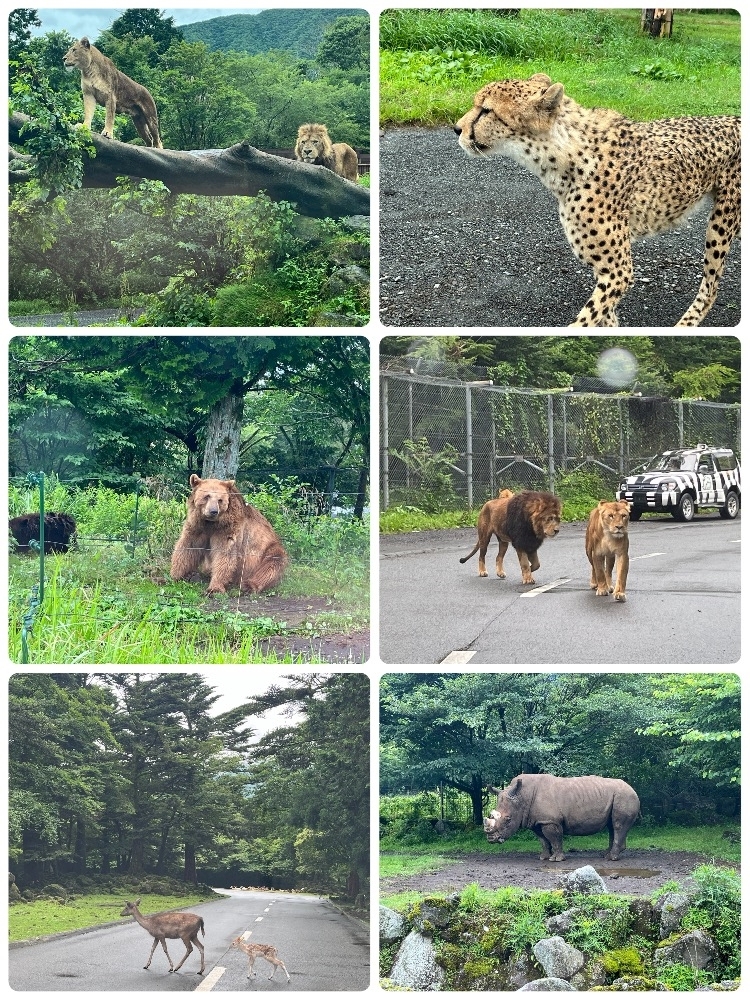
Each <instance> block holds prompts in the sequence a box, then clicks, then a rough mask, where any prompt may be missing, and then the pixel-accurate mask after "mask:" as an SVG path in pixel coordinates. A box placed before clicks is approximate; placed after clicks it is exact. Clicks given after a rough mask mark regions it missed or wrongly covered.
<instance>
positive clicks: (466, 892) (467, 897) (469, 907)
mask: <svg viewBox="0 0 750 1000" xmlns="http://www.w3.org/2000/svg"><path fill="white" fill-rule="evenodd" d="M458 905H459V906H460V908H461V909H462V910H466V911H467V912H468V913H472V912H474V911H475V910H477V909H478V908H479V905H480V904H479V883H478V882H471V883H470V884H469V885H467V886H465V887H464V888H463V889H462V891H461V901H460V903H459V904H458Z"/></svg>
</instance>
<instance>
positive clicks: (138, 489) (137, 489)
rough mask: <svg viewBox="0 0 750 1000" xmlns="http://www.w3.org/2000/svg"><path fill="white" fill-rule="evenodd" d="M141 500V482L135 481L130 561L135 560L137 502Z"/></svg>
mask: <svg viewBox="0 0 750 1000" xmlns="http://www.w3.org/2000/svg"><path fill="white" fill-rule="evenodd" d="M140 499H141V481H140V479H136V481H135V511H134V513H133V551H132V552H131V554H130V558H131V559H135V546H136V539H137V538H138V502H139V500H140Z"/></svg>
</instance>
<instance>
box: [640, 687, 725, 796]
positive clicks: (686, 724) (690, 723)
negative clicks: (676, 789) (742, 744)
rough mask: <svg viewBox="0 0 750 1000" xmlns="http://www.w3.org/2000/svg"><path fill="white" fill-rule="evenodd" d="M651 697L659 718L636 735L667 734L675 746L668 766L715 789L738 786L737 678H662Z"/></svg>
mask: <svg viewBox="0 0 750 1000" xmlns="http://www.w3.org/2000/svg"><path fill="white" fill-rule="evenodd" d="M654 697H655V698H657V699H658V700H659V702H660V703H661V704H662V705H663V708H664V711H663V713H662V716H661V718H660V719H659V720H658V721H655V722H654V723H653V725H651V726H648V727H646V728H644V729H642V730H640V732H642V733H643V734H645V735H648V736H662V737H663V736H668V737H672V738H674V739H675V740H676V742H677V746H676V747H675V750H674V752H673V756H672V759H671V760H670V762H669V764H670V766H671V767H673V768H679V767H680V766H681V765H684V764H687V765H688V766H690V767H691V768H694V769H695V770H696V771H697V772H698V773H699V774H700V776H701V778H704V779H706V780H710V781H712V782H714V783H716V784H718V785H719V786H723V787H727V786H729V787H731V786H733V785H739V783H740V765H739V757H738V749H739V739H740V679H739V677H738V676H737V675H736V674H716V675H712V674H685V675H681V676H680V679H679V681H677V680H676V679H675V678H673V677H664V678H663V679H662V680H661V681H660V682H658V683H657V684H656V685H655V689H654Z"/></svg>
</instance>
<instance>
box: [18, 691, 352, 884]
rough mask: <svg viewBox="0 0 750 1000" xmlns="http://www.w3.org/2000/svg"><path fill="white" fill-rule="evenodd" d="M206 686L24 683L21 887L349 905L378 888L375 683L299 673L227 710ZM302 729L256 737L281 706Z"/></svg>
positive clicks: (21, 705) (20, 774)
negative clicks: (167, 882)
mask: <svg viewBox="0 0 750 1000" xmlns="http://www.w3.org/2000/svg"><path fill="white" fill-rule="evenodd" d="M218 697H219V692H218V690H217V688H215V687H213V686H212V685H211V683H210V681H209V680H208V679H206V678H204V677H202V676H200V675H197V674H132V673H131V674H113V673H110V674H80V673H78V674H15V675H14V676H12V677H11V680H10V703H9V722H10V741H9V767H10V793H9V818H10V854H11V858H10V868H11V872H12V873H13V875H14V876H15V878H16V883H17V885H18V886H19V887H20V888H23V887H24V886H34V885H39V884H45V883H46V882H50V881H52V882H59V881H65V880H66V878H69V877H70V878H72V877H74V876H75V877H79V878H80V877H85V876H95V875H104V874H110V875H114V874H117V873H121V874H127V875H131V876H132V875H136V876H138V875H141V876H143V875H145V874H154V875H162V876H176V877H178V878H181V879H183V880H185V881H186V882H190V883H195V882H198V881H200V882H208V883H211V882H212V881H213V882H214V884H221V885H224V886H228V885H230V884H232V883H233V882H240V883H241V884H248V883H252V884H255V885H275V886H278V887H286V888H293V887H294V886H296V885H298V884H303V885H305V886H306V887H308V888H311V889H316V890H318V891H331V892H340V893H342V894H345V893H346V889H347V882H348V883H349V886H350V888H351V887H352V886H356V885H357V883H359V885H360V886H361V888H362V890H363V891H366V886H367V882H368V879H369V862H368V857H369V833H368V830H369V682H368V679H367V678H366V677H365V676H364V675H362V674H338V675H324V674H302V675H299V674H295V675H289V676H285V677H281V678H279V681H278V683H276V684H274V685H272V686H269V688H268V690H267V691H266V692H265V693H264V694H262V695H258V696H255V697H248V698H247V700H246V701H245V702H244V703H243V704H240V705H237V706H236V707H235V708H232V709H230V710H227V711H224V712H220V713H217V712H216V711H215V710H214V706H215V703H216V701H217V699H218ZM278 707H282V708H285V709H287V710H288V712H289V714H290V719H289V722H288V723H287V724H284V725H282V726H280V727H279V728H276V729H274V730H272V731H270V732H267V733H266V734H265V735H263V736H262V737H260V738H259V739H258V738H257V736H256V734H255V732H254V729H253V720H254V719H256V720H257V719H259V718H261V717H262V716H263V714H264V713H265V712H266V711H268V710H269V709H272V708H278Z"/></svg>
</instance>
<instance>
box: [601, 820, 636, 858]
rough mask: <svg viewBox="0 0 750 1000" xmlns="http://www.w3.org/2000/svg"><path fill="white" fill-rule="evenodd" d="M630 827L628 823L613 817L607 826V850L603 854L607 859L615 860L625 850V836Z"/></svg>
mask: <svg viewBox="0 0 750 1000" xmlns="http://www.w3.org/2000/svg"><path fill="white" fill-rule="evenodd" d="M629 829H630V824H629V823H624V822H623V821H622V820H618V819H614V820H613V821H612V822H611V824H610V827H609V850H608V851H607V853H606V854H605V855H604V857H605V859H606V860H607V861H617V859H618V858H619V857H620V855H621V854H622V852H623V851H624V850H625V838H626V837H627V835H628V830H629Z"/></svg>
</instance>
